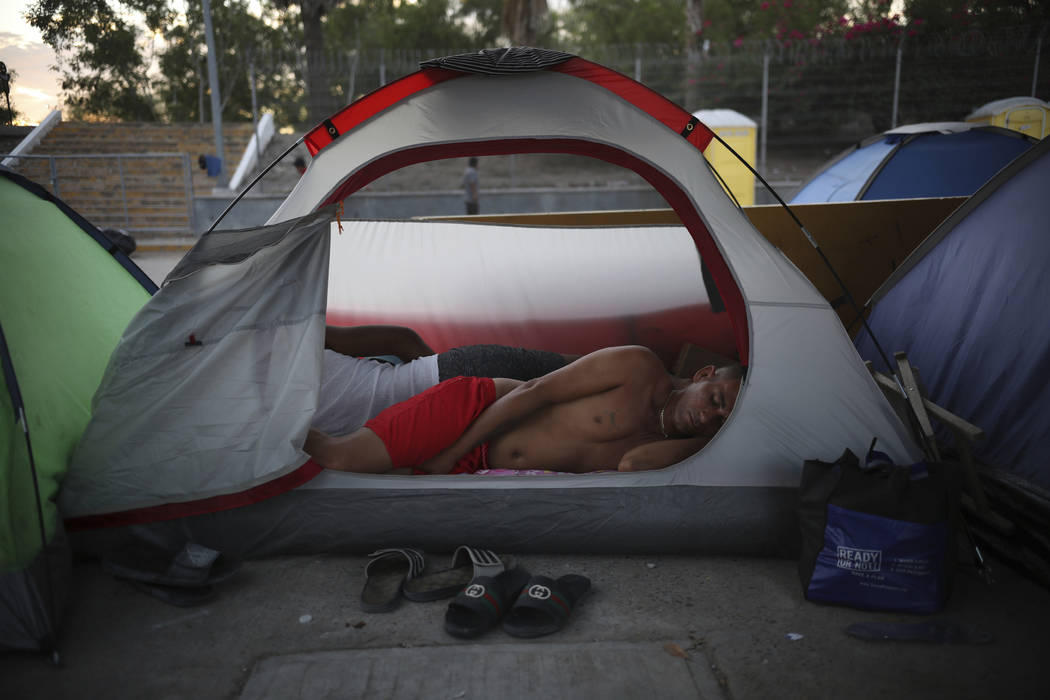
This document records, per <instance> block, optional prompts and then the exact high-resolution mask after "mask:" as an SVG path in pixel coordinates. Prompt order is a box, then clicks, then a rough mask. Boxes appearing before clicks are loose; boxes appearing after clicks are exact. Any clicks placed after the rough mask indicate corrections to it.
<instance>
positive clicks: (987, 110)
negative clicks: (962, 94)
mask: <svg viewBox="0 0 1050 700" xmlns="http://www.w3.org/2000/svg"><path fill="white" fill-rule="evenodd" d="M966 121H968V122H971V123H974V124H991V125H992V126H1001V127H1004V128H1007V129H1013V130H1014V131H1020V132H1021V133H1022V134H1025V135H1026V136H1031V137H1032V138H1037V139H1041V138H1043V137H1044V136H1047V135H1050V102H1044V101H1043V100H1040V99H1039V98H1038V97H1007V98H1006V99H1005V100H996V101H995V102H989V103H988V104H986V105H984V106H983V107H978V108H977V109H975V110H974V111H972V112H970V113H969V114H968V115H966Z"/></svg>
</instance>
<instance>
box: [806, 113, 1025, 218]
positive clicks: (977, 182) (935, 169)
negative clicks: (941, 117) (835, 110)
mask: <svg viewBox="0 0 1050 700" xmlns="http://www.w3.org/2000/svg"><path fill="white" fill-rule="evenodd" d="M1034 142H1035V140H1034V139H1032V138H1029V137H1027V136H1024V135H1023V134H1020V133H1019V132H1016V131H1011V130H1007V129H1002V128H1000V127H994V126H981V125H975V124H967V123H964V122H942V123H929V124H912V125H909V126H903V127H900V128H897V129H893V130H891V131H887V132H885V133H883V134H879V135H878V136H875V137H871V138H868V139H865V140H864V141H861V142H860V143H858V144H856V145H854V146H852V147H850V148H849V149H847V150H846V151H844V152H842V153H840V154H839V155H838V156H837V157H836V158H834V159H833V160H832V161H831V162H829V163H828V164H827V165H825V166H824V167H823V168H821V169H820V171H819V172H818V173H817V174H816V175H814V176H813V177H812V178H811V179H810V180H809V182H807V183H806V184H805V185H803V186H802V189H800V190H799V191H798V194H796V195H795V197H794V198H793V199H792V200H791V203H792V204H816V203H820V202H851V201H854V200H862V199H863V200H870V199H911V198H917V197H968V196H970V195H971V194H973V193H974V192H976V191H977V189H978V188H979V187H980V186H981V185H983V184H984V183H985V182H987V181H988V179H989V178H991V177H992V176H993V175H995V173H997V172H999V170H1001V169H1002V168H1003V166H1005V165H1006V164H1007V163H1009V162H1010V161H1012V160H1013V159H1014V158H1016V157H1017V156H1019V155H1020V154H1021V153H1023V152H1024V151H1026V150H1028V148H1030V147H1031V145H1032V144H1033V143H1034Z"/></svg>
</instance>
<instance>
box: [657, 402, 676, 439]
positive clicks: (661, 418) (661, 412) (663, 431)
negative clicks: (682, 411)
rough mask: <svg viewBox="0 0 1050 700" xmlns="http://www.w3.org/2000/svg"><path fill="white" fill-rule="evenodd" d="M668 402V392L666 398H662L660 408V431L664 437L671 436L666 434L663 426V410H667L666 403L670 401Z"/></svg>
mask: <svg viewBox="0 0 1050 700" xmlns="http://www.w3.org/2000/svg"><path fill="white" fill-rule="evenodd" d="M671 393H674V392H671ZM670 402H671V394H668V395H667V398H666V399H664V405H663V406H662V407H661V408H660V432H661V433H662V434H663V436H664V437H665V438H668V437H671V436H670V435H668V434H667V430H666V429H665V428H664V411H666V410H667V404H668V403H670Z"/></svg>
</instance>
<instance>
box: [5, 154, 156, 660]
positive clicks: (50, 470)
mask: <svg viewBox="0 0 1050 700" xmlns="http://www.w3.org/2000/svg"><path fill="white" fill-rule="evenodd" d="M0 208H2V210H3V211H4V215H5V219H4V229H3V232H2V235H0V266H2V268H3V269H2V271H0V298H2V299H3V303H2V305H0V364H2V366H3V375H2V378H0V416H2V417H3V421H2V422H0V455H3V459H2V460H0V501H2V506H0V513H2V517H0V648H3V649H32V650H44V651H54V650H55V648H56V645H57V643H58V639H59V634H58V630H59V628H60V622H61V619H62V617H63V615H62V613H63V607H64V601H65V600H66V598H67V591H68V587H69V584H70V581H69V576H70V573H71V568H72V566H71V564H72V561H71V557H70V549H69V545H68V542H67V538H66V532H65V530H64V528H63V526H62V521H61V515H60V513H59V510H58V508H57V507H56V506H55V496H56V493H58V492H59V488H60V484H61V483H62V481H63V479H64V478H65V476H66V474H67V467H68V460H69V454H70V452H71V451H72V450H73V446H74V445H75V444H76V441H77V439H78V437H79V436H80V433H81V431H82V430H83V429H84V426H85V424H87V422H88V418H89V415H90V404H91V394H92V392H93V391H94V390H95V388H96V387H97V385H98V380H99V378H100V377H101V376H102V370H103V369H104V367H105V365H106V359H107V358H108V356H109V354H110V352H111V351H112V349H113V346H114V345H115V344H116V342H117V339H118V338H119V337H120V333H121V331H122V330H123V329H124V326H125V325H126V324H127V323H128V321H129V320H130V319H131V317H132V316H133V314H134V313H135V312H136V311H137V310H138V309H139V307H141V306H142V305H143V304H144V303H145V302H146V300H147V299H149V296H150V294H151V293H152V292H153V291H154V290H155V289H156V285H154V284H153V282H152V281H151V280H150V279H149V277H147V276H146V275H145V274H144V273H143V272H142V271H141V270H139V269H138V267H137V266H136V265H135V264H134V263H133V262H132V261H131V260H130V259H129V258H128V256H127V255H125V254H124V252H123V251H122V250H120V249H119V247H117V246H116V245H115V244H114V243H113V242H111V241H110V240H109V239H108V238H107V237H106V236H105V235H103V233H102V232H101V231H99V229H98V228H96V227H95V226H93V225H92V224H91V223H90V222H88V221H87V220H85V219H84V218H83V217H81V216H80V215H79V214H77V213H76V212H74V211H73V210H72V209H70V208H69V207H68V206H67V205H66V204H65V203H64V202H62V201H61V200H60V199H58V198H57V197H55V196H54V195H52V194H51V193H49V192H48V191H46V190H45V189H44V188H43V187H41V186H40V185H38V184H36V183H34V182H32V181H30V180H28V179H26V178H24V177H22V176H21V175H19V174H17V173H15V172H14V171H12V170H9V169H7V168H4V167H0Z"/></svg>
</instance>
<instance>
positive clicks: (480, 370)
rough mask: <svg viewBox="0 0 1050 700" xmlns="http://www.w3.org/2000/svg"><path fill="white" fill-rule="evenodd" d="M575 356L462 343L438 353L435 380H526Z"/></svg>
mask: <svg viewBox="0 0 1050 700" xmlns="http://www.w3.org/2000/svg"><path fill="white" fill-rule="evenodd" d="M577 357H578V356H567V355H562V354H560V353H556V352H549V351H547V350H529V349H527V348H514V347H509V346H506V345H464V346H461V347H458V348H452V349H451V350H447V351H445V352H443V353H441V354H439V355H438V379H439V380H440V381H444V380H446V379H449V378H451V377H506V378H509V379H520V380H521V381H526V380H528V379H535V378H536V377H542V376H543V375H545V374H549V373H551V372H553V371H554V370H556V369H560V368H562V367H564V366H565V365H567V364H569V363H570V362H571V361H572V360H574V359H576V358H577Z"/></svg>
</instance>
